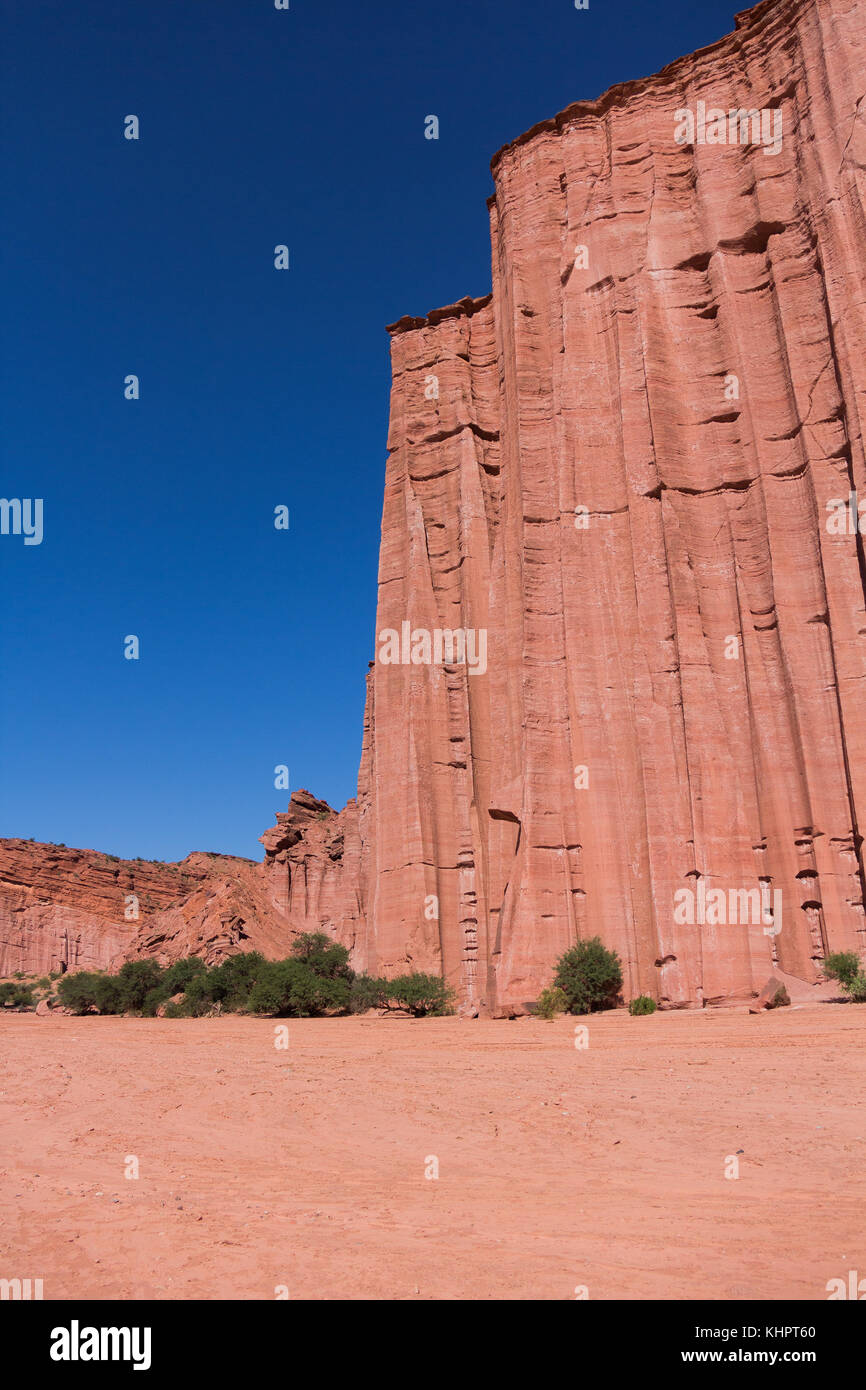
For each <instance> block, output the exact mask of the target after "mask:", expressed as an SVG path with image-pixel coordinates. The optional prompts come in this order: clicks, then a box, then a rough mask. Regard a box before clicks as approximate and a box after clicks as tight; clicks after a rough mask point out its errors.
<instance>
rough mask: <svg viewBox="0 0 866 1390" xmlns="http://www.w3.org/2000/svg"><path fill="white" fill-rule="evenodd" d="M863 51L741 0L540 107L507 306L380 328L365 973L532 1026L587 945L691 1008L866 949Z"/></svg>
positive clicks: (499, 165)
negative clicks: (865, 855)
mask: <svg viewBox="0 0 866 1390" xmlns="http://www.w3.org/2000/svg"><path fill="white" fill-rule="evenodd" d="M864 38H866V7H864V5H863V3H851V0H802V2H801V3H768V4H764V5H760V6H758V7H757V8H756V9H754V10H752V11H750V12H748V13H746V14H743V15H741V16H739V17H738V20H737V29H736V32H735V33H734V34H732V35H730V36H729V37H727V38H725V39H723V40H722V41H721V42H719V43H717V44H714V45H713V46H712V47H710V48H707V49H704V50H702V51H700V52H698V53H696V54H694V55H693V56H692V57H689V58H686V59H682V60H680V61H679V62H676V63H674V64H672V65H671V66H670V67H668V68H666V69H665V70H664V71H663V72H661V73H659V74H658V75H657V76H655V77H652V78H648V79H646V80H645V81H640V82H632V83H628V84H626V85H624V86H621V87H618V88H614V89H613V90H612V91H610V92H608V93H606V94H605V95H604V96H603V97H601V98H600V99H599V100H598V101H595V102H581V103H578V104H577V105H575V106H572V107H570V108H569V109H568V110H567V111H565V112H563V113H562V114H561V115H559V116H557V117H556V118H555V119H554V120H550V121H546V122H544V123H543V124H541V125H539V126H536V127H535V128H534V129H533V130H531V131H530V132H528V134H527V135H525V136H523V137H521V139H520V140H518V141H516V142H515V143H514V144H512V145H509V146H507V147H506V148H505V149H503V150H501V151H500V152H499V153H498V154H497V155H496V156H495V158H494V160H493V166H492V167H493V175H494V182H495V193H494V196H493V197H492V198H491V199H490V203H489V210H490V222H491V236H492V252H493V255H492V265H493V293H492V296H486V297H485V298H483V299H464V300H462V301H460V302H459V303H458V304H455V305H452V306H450V307H448V308H446V309H441V310H437V311H436V312H434V313H432V314H430V315H428V316H427V317H426V318H424V319H418V318H404V319H401V320H400V321H399V322H398V323H396V324H394V325H393V326H392V327H391V329H390V333H391V340H392V341H391V355H392V366H393V388H392V395H391V426H390V435H389V440H388V447H389V457H388V465H387V475H386V483H385V504H384V513H383V522H382V548H381V558H380V568H379V603H378V614H377V624H376V634H377V660H376V662H375V663H374V665H373V669H372V671H371V676H370V689H369V696H368V712H367V726H368V738H367V743H366V748H365V756H364V760H363V763H362V769H361V776H360V780H359V796H358V817H359V825H360V832H361V862H362V865H363V866H364V871H365V876H366V877H365V885H366V886H365V895H364V902H363V908H364V917H365V922H366V926H365V928H364V931H365V937H366V947H365V960H366V963H367V964H368V965H369V966H370V968H373V969H377V970H381V971H384V972H390V971H394V970H397V969H404V968H406V966H407V965H411V966H412V967H415V968H419V969H424V970H438V969H441V970H442V971H443V972H444V973H445V975H446V976H447V977H448V978H449V979H450V980H451V981H452V982H453V983H454V985H455V987H456V988H457V990H458V993H459V995H460V998H461V1000H462V1002H463V1004H464V1006H465V1007H467V1008H469V1009H473V1008H474V1007H480V1008H488V1009H492V1010H494V1011H495V1012H512V1011H519V1010H520V1009H521V1008H522V1007H523V1006H524V1005H525V1003H526V1002H527V1001H528V1000H531V999H533V998H534V997H535V996H536V995H537V993H538V990H539V987H540V986H541V985H543V984H544V983H546V982H547V981H548V980H549V977H550V971H551V965H552V962H553V961H554V960H555V959H556V957H557V956H558V955H559V953H560V952H561V951H562V950H564V949H565V948H566V947H567V946H569V945H570V944H571V943H573V942H574V941H575V940H576V939H577V938H578V937H585V936H587V935H594V934H595V933H599V934H600V935H601V937H602V939H603V940H604V941H605V942H606V943H607V944H608V945H610V946H612V947H615V948H616V949H617V950H618V951H619V953H620V955H621V957H622V958H623V961H624V963H625V973H626V982H625V992H626V995H627V996H628V995H634V994H637V993H639V992H646V993H649V994H652V995H654V996H656V997H658V998H660V999H661V1000H662V1001H664V1002H667V1003H669V1004H674V1005H677V1004H679V1005H683V1004H687V1003H692V1002H700V1001H702V1000H718V999H722V998H737V997H745V996H747V995H750V994H752V993H754V992H755V990H756V989H758V988H760V986H761V985H762V984H763V982H764V981H765V980H766V978H767V974H768V970H769V968H770V967H772V966H773V965H777V966H778V967H779V968H780V969H782V970H784V971H786V972H790V973H792V974H794V975H796V976H799V977H801V978H804V979H811V978H814V975H815V971H816V965H817V963H819V962H820V960H821V958H822V957H823V955H824V954H825V953H826V952H827V951H828V950H843V949H857V950H860V951H862V950H863V949H864V947H866V939H864V914H863V859H862V839H861V832H860V829H859V827H860V825H861V824H862V823H863V822H864V820H866V783H864V778H866V757H864V754H866V748H864V739H866V715H864V703H863V691H864V689H866V686H864V677H866V623H864V557H863V548H862V537H861V536H860V535H859V534H858V533H857V532H856V531H854V530H853V528H852V527H851V526H850V524H845V525H840V520H839V518H840V515H841V513H840V510H839V505H837V504H840V503H841V502H842V501H843V500H844V502H845V503H847V502H848V499H849V495H850V494H856V495H857V496H858V497H859V498H861V499H864V501H866V477H864V452H863V432H862V411H863V402H864V386H866V359H864V352H863V344H864V340H866V331H864V330H866V323H864V276H863V265H864V247H866V238H864V232H866V227H864V208H863V193H864V171H866V101H864V96H863V93H864V88H866V43H864ZM750 112H754V113H755V114H754V115H749V113H750ZM714 113H715V114H714ZM731 113H734V116H733V119H732V118H731ZM689 117H691V120H692V126H691V128H690V127H689ZM719 117H721V120H720V119H719ZM755 117H757V123H756V121H755ZM743 133H745V135H746V136H747V137H748V139H749V143H744V142H742V136H743ZM723 136H724V139H725V143H722V142H721V141H722V137H723ZM689 138H690V139H691V143H686V142H684V141H688V139H689ZM864 512H866V508H864ZM404 624H407V625H408V630H409V638H410V643H411V641H414V640H415V634H423V633H424V632H428V633H434V631H435V630H437V629H439V630H451V631H453V630H454V629H463V630H465V631H467V632H468V631H473V630H475V631H478V630H481V631H486V634H487V657H486V672H485V673H484V674H482V673H481V668H480V664H479V665H478V667H477V670H476V671H472V670H471V668H470V666H469V665H468V664H462V665H461V664H447V663H445V662H443V663H442V664H438V665H437V664H435V660H434V661H433V662H431V664H426V662H427V658H426V656H425V653H424V650H423V641H422V640H421V638H420V637H419V638H418V648H417V650H418V655H419V664H417V665H416V664H411V655H410V664H401V662H400V660H393V659H390V657H393V651H391V652H390V656H389V654H388V644H389V643H391V641H392V639H391V637H390V636H388V634H391V633H398V634H400V633H401V632H402V631H403V625H404ZM410 652H411V647H410ZM689 895H691V896H689ZM722 895H723V899H724V905H723V908H722V907H721V906H720V903H721V901H722ZM756 903H757V904H759V908H758V910H757V911H756V910H755V905H756ZM690 904H691V910H690ZM690 917H691V920H689V918H690ZM732 917H734V918H735V920H731V918H732ZM700 918H703V919H704V920H700ZM696 919H698V920H696Z"/></svg>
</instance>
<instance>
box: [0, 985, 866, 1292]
mask: <svg viewBox="0 0 866 1390" xmlns="http://www.w3.org/2000/svg"><path fill="white" fill-rule="evenodd" d="M581 1024H583V1025H588V1029H589V1032H588V1041H589V1046H588V1048H585V1049H578V1048H576V1047H575V1045H574V1042H575V1027H576V1026H580V1025H581ZM285 1026H286V1027H287V1028H288V1040H289V1045H288V1049H287V1050H278V1049H277V1048H276V1047H275V1046H274V1039H275V1023H274V1022H271V1021H257V1020H251V1019H244V1018H234V1017H227V1018H215V1019H202V1020H176V1021H173V1020H161V1019H153V1020H150V1019H117V1018H96V1017H91V1018H70V1017H66V1018H59V1017H56V1018H48V1019H42V1018H36V1017H35V1016H34V1015H32V1014H18V1015H15V1016H4V1017H0V1034H2V1037H0V1049H2V1057H3V1064H2V1065H3V1070H2V1079H0V1132H2V1135H3V1141H2V1154H0V1157H2V1164H3V1168H2V1205H0V1211H2V1222H0V1276H4V1277H15V1276H17V1277H21V1278H26V1277H29V1278H42V1279H43V1281H44V1296H45V1298H46V1299H72V1298H75V1299H77V1298H97V1299H108V1298H147V1299H212V1298H234V1299H273V1298H274V1297H275V1296H277V1291H282V1292H283V1293H284V1294H285V1292H287V1293H288V1296H289V1297H291V1298H292V1299H334V1298H387V1299H454V1298H456V1299H505V1298H509V1299H512V1298H516V1299H528V1298H542V1299H569V1300H570V1299H574V1298H575V1296H576V1290H582V1289H585V1290H586V1291H587V1294H588V1297H589V1298H590V1299H613V1298H626V1299H647V1298H666V1299H693V1298H713V1299H737V1298H758V1299H768V1298H795V1299H826V1298H827V1292H826V1284H827V1281H828V1280H830V1279H832V1278H839V1277H842V1278H845V1277H847V1274H848V1271H849V1270H850V1269H852V1268H853V1269H858V1270H860V1271H861V1272H862V1273H863V1274H866V1239H864V1227H866V1221H864V1215H863V1211H864V1207H863V1202H864V1197H866V1106H864V1091H866V1082H864V1071H866V1069H864V1053H866V1007H858V1006H856V1005H833V1004H814V1005H808V1006H806V1007H799V1008H798V1007H794V1008H787V1009H781V1010H778V1011H775V1012H773V1013H771V1014H765V1015H761V1016H754V1015H749V1014H748V1013H746V1012H745V1011H743V1010H739V1009H737V1010H725V1011H722V1010H719V1011H717V1012H711V1011H705V1012H689V1013H668V1014H656V1015H654V1016H652V1017H649V1018H635V1019H632V1018H629V1017H628V1015H627V1014H624V1013H617V1014H607V1015H602V1016H595V1017H593V1018H591V1019H584V1020H575V1019H570V1018H560V1019H557V1020H556V1021H555V1022H553V1023H545V1022H542V1021H541V1020H535V1019H520V1020H516V1021H513V1022H507V1021H484V1020H482V1021H474V1022H470V1021H462V1020H459V1019H453V1018H449V1019H432V1020H418V1021H415V1020H409V1019H400V1018H385V1019H379V1018H376V1017H369V1016H368V1017H364V1018H356V1019H333V1020H331V1019H304V1020H300V1021H293V1020H289V1021H287V1023H286V1025H285ZM578 1036H579V1035H578ZM740 1151H742V1152H740ZM732 1155H733V1156H735V1157H736V1158H737V1159H738V1163H739V1177H738V1178H736V1179H734V1178H727V1177H726V1176H725V1173H726V1168H727V1169H728V1171H731V1166H732V1165H731V1163H730V1157H729V1156H732ZM132 1157H134V1158H135V1159H137V1167H138V1177H137V1178H135V1177H130V1178H127V1177H126V1176H125V1171H127V1170H128V1171H130V1172H133V1171H134V1168H135V1165H134V1164H133V1163H132V1162H131V1158H132ZM434 1158H435V1160H437V1161H438V1177H427V1176H425V1173H432V1172H434V1170H435V1165H434V1162H433V1160H434Z"/></svg>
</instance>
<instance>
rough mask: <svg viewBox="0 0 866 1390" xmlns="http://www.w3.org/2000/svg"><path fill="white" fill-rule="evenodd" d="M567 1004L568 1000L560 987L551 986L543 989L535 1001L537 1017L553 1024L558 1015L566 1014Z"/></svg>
mask: <svg viewBox="0 0 866 1390" xmlns="http://www.w3.org/2000/svg"><path fill="white" fill-rule="evenodd" d="M567 1003H568V1000H567V999H566V997H565V994H564V993H563V991H562V990H561V989H560V987H559V985H551V986H550V987H549V988H548V989H543V990H542V991H541V993H540V994H539V996H538V998H537V1000H536V1001H535V1016H536V1018H546V1019H547V1020H548V1022H552V1020H553V1019H555V1018H556V1015H557V1014H561V1013H564V1012H565V1006H566V1004H567Z"/></svg>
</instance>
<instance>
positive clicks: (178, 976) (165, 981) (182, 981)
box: [160, 956, 207, 996]
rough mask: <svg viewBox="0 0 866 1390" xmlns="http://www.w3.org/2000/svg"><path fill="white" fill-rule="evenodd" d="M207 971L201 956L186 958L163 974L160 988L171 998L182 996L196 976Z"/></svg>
mask: <svg viewBox="0 0 866 1390" xmlns="http://www.w3.org/2000/svg"><path fill="white" fill-rule="evenodd" d="M206 970H207V966H206V965H205V963H204V961H203V960H202V959H201V957H200V956H184V957H183V959H182V960H176V961H175V962H174V963H173V964H172V965H169V966H168V967H167V969H166V970H165V971H164V972H163V976H162V984H161V986H160V988H161V989H164V990H165V992H166V994H167V995H169V996H171V995H172V994H180V993H181V991H182V990H185V989H186V987H187V985H188V984H189V982H190V980H191V979H193V977H194V976H195V975H201V974H203V973H204V972H205V971H206Z"/></svg>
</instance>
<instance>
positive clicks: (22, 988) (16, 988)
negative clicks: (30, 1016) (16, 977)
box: [0, 981, 36, 1009]
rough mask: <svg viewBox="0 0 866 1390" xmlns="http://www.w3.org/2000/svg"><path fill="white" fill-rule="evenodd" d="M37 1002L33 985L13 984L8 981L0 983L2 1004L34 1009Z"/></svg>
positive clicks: (13, 1007) (0, 1003) (14, 1007)
mask: <svg viewBox="0 0 866 1390" xmlns="http://www.w3.org/2000/svg"><path fill="white" fill-rule="evenodd" d="M35 1004H36V1000H35V999H34V997H33V989H32V986H31V985H19V984H13V983H12V982H11V981H7V982H5V983H4V984H2V985H0V1005H2V1006H3V1007H4V1008H6V1006H7V1005H8V1006H9V1007H10V1008H12V1009H32V1008H33V1007H34V1006H35Z"/></svg>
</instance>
